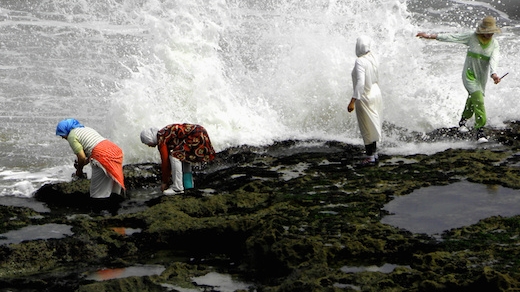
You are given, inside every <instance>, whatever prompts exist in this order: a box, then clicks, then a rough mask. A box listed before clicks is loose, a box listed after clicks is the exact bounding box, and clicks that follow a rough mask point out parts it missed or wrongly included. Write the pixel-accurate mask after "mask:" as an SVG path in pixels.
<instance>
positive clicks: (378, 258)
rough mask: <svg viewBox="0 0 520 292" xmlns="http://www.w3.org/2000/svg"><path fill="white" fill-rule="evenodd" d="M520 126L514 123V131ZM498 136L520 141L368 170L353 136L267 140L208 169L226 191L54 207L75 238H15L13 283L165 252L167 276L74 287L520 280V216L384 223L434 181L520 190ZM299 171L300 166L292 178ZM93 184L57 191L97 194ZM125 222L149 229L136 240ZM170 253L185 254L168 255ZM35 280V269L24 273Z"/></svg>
mask: <svg viewBox="0 0 520 292" xmlns="http://www.w3.org/2000/svg"><path fill="white" fill-rule="evenodd" d="M515 129H517V127H516V125H515V127H514V128H512V130H511V132H509V135H510V137H512V138H511V139H513V140H514V137H516V136H515V135H516V132H514V131H516V130H515ZM502 132H503V131H502ZM502 132H501V133H502ZM497 135H501V136H497V137H500V139H502V141H504V145H508V147H501V148H499V149H497V148H491V149H485V148H478V149H468V150H464V149H448V150H445V151H443V152H439V153H436V154H433V155H422V154H421V155H410V156H404V157H389V156H385V155H381V156H380V163H379V165H378V166H377V167H368V168H358V167H355V166H354V165H355V162H356V161H357V157H359V156H360V155H361V148H360V147H354V146H351V145H346V144H342V143H339V142H324V143H323V144H322V146H318V147H315V148H312V147H309V146H306V147H305V148H304V149H302V150H298V147H297V144H298V143H297V142H294V141H292V142H286V143H280V144H275V145H273V146H270V147H268V148H267V149H263V148H254V147H249V148H245V147H240V148H237V149H229V150H227V151H225V152H223V153H219V156H220V157H219V161H217V162H215V164H214V165H209V166H208V169H207V170H206V171H205V172H200V173H195V177H196V185H197V186H198V188H199V189H200V190H203V189H211V190H213V191H212V192H211V195H208V194H207V193H205V192H203V191H197V190H193V191H190V192H187V194H186V195H182V196H169V197H168V196H163V197H159V198H156V199H153V200H150V201H149V202H147V207H146V208H144V210H142V211H138V212H135V213H130V214H120V215H116V216H107V215H99V214H91V216H80V217H74V218H70V217H66V216H63V215H62V214H61V213H60V214H44V215H43V217H44V219H43V220H44V221H45V222H55V223H63V224H69V225H71V226H73V231H74V234H73V235H72V236H70V237H68V238H66V239H59V240H47V241H43V240H41V241H31V242H24V243H21V244H14V245H10V246H3V247H2V248H1V249H0V279H2V280H1V281H2V283H4V284H8V285H11V286H12V287H15V286H16V285H15V284H16V283H21V284H18V286H17V287H23V285H26V286H31V285H35V286H37V285H36V284H35V282H42V281H43V282H45V281H48V280H47V279H46V278H44V279H42V278H41V277H40V278H38V277H35V276H34V275H37V274H38V273H45V272H50V271H57V270H59V271H63V270H67V269H70V267H74V269H80V270H81V269H82V268H83V269H91V268H93V267H100V266H111V267H119V266H126V265H132V264H136V263H147V262H150V261H152V260H153V261H160V263H161V264H162V265H164V266H165V267H166V270H165V272H163V273H162V274H161V275H158V276H149V277H131V278H125V279H116V280H110V281H106V282H99V283H89V282H82V281H81V280H76V281H73V280H70V281H69V282H67V281H65V282H67V283H68V284H67V285H68V286H67V287H68V288H71V291H74V290H75V291H94V290H95V291H116V290H117V289H119V290H118V291H137V290H135V289H140V291H160V290H157V289H159V288H160V287H161V285H164V284H169V285H177V286H179V287H184V288H186V289H190V288H194V284H193V283H192V282H191V280H190V279H191V278H192V277H196V276H201V275H204V274H206V273H208V272H210V271H212V270H213V269H219V270H221V271H225V272H229V273H236V274H238V275H240V276H241V277H244V278H246V279H248V280H250V281H252V282H254V283H255V289H258V291H348V290H356V289H359V290H362V291H440V290H457V291H471V290H474V289H478V288H481V289H484V290H485V289H487V290H492V291H508V290H514V289H520V283H519V282H518V280H516V279H519V278H520V274H519V273H520V260H518V258H519V257H518V255H519V253H520V244H519V243H520V238H519V237H518V234H519V232H520V230H519V228H520V219H519V218H520V216H514V217H510V218H502V217H499V216H496V217H491V218H486V219H484V220H481V221H480V222H478V223H477V224H474V225H471V226H465V227H462V228H457V229H452V230H449V231H446V232H445V233H443V234H442V239H441V240H439V238H432V237H429V236H427V235H425V234H414V233H411V232H409V231H406V230H400V229H398V228H395V227H392V226H389V225H385V224H382V223H381V222H380V220H381V218H382V217H384V216H385V215H386V214H385V212H384V211H383V210H382V208H383V206H384V205H385V204H386V203H387V202H389V201H390V200H392V198H394V197H396V196H405V195H407V194H409V193H411V192H413V191H414V190H416V189H418V188H422V187H428V186H432V185H448V184H451V183H454V182H458V181H461V180H467V181H471V182H476V183H483V184H494V185H501V186H504V187H509V188H514V189H520V179H519V178H520V172H519V168H518V167H517V162H518V160H519V159H518V157H517V155H516V151H517V147H518V146H517V143H518V142H516V141H511V142H507V141H508V140H507V137H508V136H506V135H504V134H497ZM309 144H312V143H309ZM318 144H319V143H318ZM287 148H290V149H289V150H287V151H285V149H287ZM302 163H304V164H305V167H304V168H302V167H300V166H301V165H302ZM223 165H226V166H227V167H223ZM212 167H215V170H212ZM288 170H291V171H294V170H297V172H293V173H292V176H288V175H287V173H286V171H288ZM125 176H127V177H128V181H129V184H128V185H130V186H132V187H135V188H141V187H142V188H146V187H149V186H152V185H154V184H156V183H157V182H158V168H157V167H156V166H154V165H144V166H141V167H140V166H139V165H135V166H127V167H125ZM85 183H86V181H83V182H76V183H74V184H73V183H71V184H67V183H62V184H53V185H49V186H47V187H46V189H47V190H48V189H52V192H55V193H64V194H78V193H80V194H84V192H85V189H84V187H85ZM131 191H132V189H131V188H130V190H129V193H131ZM2 210H3V211H2V214H4V216H5V218H15V217H16V218H19V219H20V220H19V222H18V223H16V220H13V221H14V222H12V225H10V226H8V227H6V228H12V229H15V228H18V226H24V225H27V224H31V220H29V219H28V218H29V217H30V216H33V215H37V214H34V213H33V212H29V213H27V214H26V215H23V214H24V213H23V212H26V210H24V211H22V210H19V209H16V208H14V209H2ZM114 226H124V227H129V228H130V227H131V228H139V229H140V232H138V233H135V234H133V235H131V236H126V235H122V234H119V233H117V232H115V231H114V230H113V229H112V228H111V227H114ZM164 251H169V252H172V253H179V255H180V256H179V257H178V258H176V259H168V258H163V257H162V256H161V254H162V253H163V252H164ZM190 259H191V260H190ZM193 259H197V260H193ZM202 259H204V260H202ZM194 261H196V263H195V262H194ZM229 263H233V265H230V264H229ZM384 263H392V264H395V265H397V268H395V269H394V270H393V271H391V272H388V273H382V272H378V271H362V272H355V273H348V272H343V271H341V267H343V266H368V265H380V264H384ZM28 275H32V276H33V278H30V279H27V280H24V281H22V282H20V280H16V281H15V280H14V279H20V277H24V276H28ZM72 278H73V277H72ZM46 283H47V285H50V283H49V282H46ZM54 285H55V286H57V285H58V284H54ZM6 287H7V286H6Z"/></svg>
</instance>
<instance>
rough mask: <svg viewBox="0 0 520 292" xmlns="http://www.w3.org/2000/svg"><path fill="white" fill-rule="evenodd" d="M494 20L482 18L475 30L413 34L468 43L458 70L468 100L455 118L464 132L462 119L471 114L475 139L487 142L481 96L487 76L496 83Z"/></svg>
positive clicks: (420, 36)
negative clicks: (473, 121)
mask: <svg viewBox="0 0 520 292" xmlns="http://www.w3.org/2000/svg"><path fill="white" fill-rule="evenodd" d="M500 32H501V30H500V28H498V27H497V25H496V20H495V18H494V17H492V16H487V17H485V18H484V19H483V20H482V21H481V23H480V24H479V26H478V28H477V30H476V31H475V32H466V33H458V34H450V33H446V34H429V33H425V32H419V33H418V34H417V37H419V38H425V39H435V40H438V41H442V42H451V43H459V44H464V45H466V46H468V50H467V54H466V60H465V62H464V70H463V71H462V82H463V83H464V87H465V88H466V90H467V91H468V99H467V100H466V105H465V107H464V111H463V112H462V118H461V119H460V121H459V127H460V128H459V130H460V131H461V132H467V131H468V128H467V127H466V122H467V120H468V119H470V118H471V117H472V116H473V115H475V129H476V130H477V141H478V142H479V143H483V142H487V141H488V140H487V137H486V136H485V134H484V131H483V127H484V126H485V125H486V109H485V107H484V96H485V90H486V83H487V79H488V76H491V78H492V79H493V81H494V82H495V84H498V83H499V82H500V79H501V78H500V77H499V76H498V75H497V71H496V70H497V67H498V60H499V57H500V46H499V44H498V41H497V40H496V39H494V38H493V35H494V34H495V33H500Z"/></svg>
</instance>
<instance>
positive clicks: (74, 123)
mask: <svg viewBox="0 0 520 292" xmlns="http://www.w3.org/2000/svg"><path fill="white" fill-rule="evenodd" d="M83 127H84V126H83V125H82V124H81V123H80V122H78V120H76V119H65V120H63V121H61V122H59V123H58V126H57V127H56V135H57V136H62V137H63V136H68V135H69V133H70V131H71V130H72V129H76V128H83Z"/></svg>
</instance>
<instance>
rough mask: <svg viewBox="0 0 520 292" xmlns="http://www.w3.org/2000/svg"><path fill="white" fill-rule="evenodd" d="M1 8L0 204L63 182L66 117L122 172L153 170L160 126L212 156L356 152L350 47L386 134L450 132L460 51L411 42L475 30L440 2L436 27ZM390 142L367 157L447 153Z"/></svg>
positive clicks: (263, 12)
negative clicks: (370, 69)
mask: <svg viewBox="0 0 520 292" xmlns="http://www.w3.org/2000/svg"><path fill="white" fill-rule="evenodd" d="M8 2H9V3H8V4H0V20H2V21H0V26H1V27H2V30H3V33H2V37H1V40H0V64H1V67H0V77H1V78H0V84H1V85H2V86H1V87H0V88H1V91H0V102H1V103H2V107H1V108H0V143H1V147H0V167H2V169H3V171H13V172H19V174H20V176H16V177H14V176H0V190H2V193H1V194H2V195H5V194H12V193H14V192H16V193H19V192H20V193H23V192H31V190H32V188H34V189H37V188H38V187H39V186H40V185H41V184H42V182H43V181H44V180H47V181H54V180H67V179H70V174H69V171H68V170H67V171H64V170H63V169H70V168H71V166H72V162H73V160H74V155H73V154H72V152H71V151H70V149H69V147H68V145H67V143H66V142H65V141H63V140H62V139H61V138H59V137H56V136H55V135H54V129H55V126H56V124H57V122H58V121H59V120H61V119H63V118H68V117H75V118H77V119H78V120H80V121H81V122H82V123H84V124H85V125H88V126H91V127H93V128H95V129H97V130H98V131H99V132H100V133H101V134H102V135H104V136H106V137H108V138H109V139H111V140H112V141H114V142H116V143H117V144H119V145H120V146H121V147H122V148H123V150H124V152H125V163H136V162H146V161H158V155H157V151H156V150H154V149H152V148H148V147H146V146H145V145H143V144H141V142H140V141H139V132H140V131H141V130H142V129H143V128H145V127H149V126H155V127H162V126H165V125H167V124H170V123H184V122H187V123H198V124H201V125H203V126H205V127H206V129H207V130H208V132H209V134H210V137H211V140H212V142H213V144H214V146H215V148H216V150H217V151H221V150H224V149H226V148H229V147H233V146H238V145H244V144H247V145H256V146H259V145H269V144H271V143H273V142H274V141H278V140H286V139H309V138H313V139H324V140H338V141H344V142H348V143H356V144H361V143H362V140H361V137H360V135H359V130H358V127H357V121H356V118H355V115H354V114H349V113H347V111H346V108H347V105H348V102H349V100H350V97H351V94H352V82H351V77H350V72H351V70H352V67H353V64H354V60H355V54H354V47H355V42H356V38H357V36H359V35H361V34H365V35H369V36H370V37H372V38H373V39H374V40H375V48H374V51H375V53H376V54H377V55H378V56H379V59H380V63H381V68H380V69H381V72H380V77H381V84H380V85H381V88H382V91H383V95H384V112H383V118H384V121H385V122H386V123H388V124H391V125H394V126H396V127H397V128H399V127H401V128H404V129H406V130H407V131H419V132H428V131H431V130H433V129H436V128H441V127H451V126H454V125H456V123H457V121H458V119H459V116H460V114H461V112H462V107H463V104H464V101H465V98H466V93H465V91H464V88H463V86H462V82H461V80H460V74H461V73H460V72H461V70H462V64H463V61H464V52H465V48H464V47H462V46H458V45H452V44H446V43H440V42H435V41H427V40H420V39H417V38H415V37H414V36H415V33H416V32H417V31H420V30H434V31H436V32H444V31H464V30H467V29H473V28H472V27H471V26H472V25H473V24H474V21H475V20H474V19H469V18H468V17H467V16H466V15H465V14H464V13H465V12H464V11H463V10H462V9H459V8H458V7H456V6H450V5H454V4H453V3H452V2H450V3H451V4H450V3H447V4H446V5H444V6H443V7H444V8H445V9H446V13H447V15H448V18H449V21H443V19H442V17H446V16H445V15H444V14H443V16H438V15H437V14H435V13H434V10H432V12H428V9H427V7H424V8H425V9H422V10H421V11H424V12H423V13H425V15H422V16H429V17H431V18H428V20H430V21H428V22H426V21H424V20H423V18H422V17H421V15H417V12H410V11H409V10H408V9H407V5H411V4H412V3H415V1H402V0H376V1H364V0H351V1H342V0H338V1H320V0H313V1H223V0H217V1H209V2H208V1H203V0H194V1H175V0H171V1H145V2H143V1H123V2H121V3H119V1H104V0H91V1H86V0H67V1H65V0H49V1H42V2H38V3H35V4H34V5H31V6H27V5H26V3H25V2H23V1H8ZM407 2H408V3H407ZM432 3H433V4H431V5H438V4H437V3H436V2H432ZM477 4H478V3H477ZM422 5H426V4H422ZM458 5H462V4H458ZM466 5H471V3H468V4H466ZM475 7H477V8H478V9H480V10H483V9H486V7H485V6H483V5H478V6H475ZM480 10H479V11H480ZM490 12H493V10H490ZM428 13H429V15H426V14H428ZM472 17H473V18H474V16H472ZM432 20H433V21H432ZM457 20H458V22H457ZM499 23H506V24H508V25H509V26H510V27H511V28H512V29H504V33H503V34H501V35H499V36H497V38H498V39H499V41H500V42H501V48H502V63H501V66H500V72H501V73H502V72H503V73H505V72H509V75H508V77H506V78H505V79H504V80H503V82H502V83H501V84H500V85H499V86H495V85H493V84H488V90H487V92H486V93H487V97H486V99H487V112H488V118H489V122H488V124H489V125H490V126H495V127H496V126H502V123H503V121H506V120H510V119H517V118H518V116H517V113H518V107H519V105H518V103H516V102H514V101H515V99H516V98H517V96H516V93H517V92H518V86H519V85H518V84H517V82H514V80H516V79H517V73H516V71H519V70H516V69H517V68H519V67H520V64H519V62H520V59H519V58H518V57H517V52H518V40H517V37H516V35H518V32H517V31H516V30H515V29H514V27H515V25H517V23H514V22H511V21H510V20H507V19H506V20H501V21H500V22H499ZM399 138H400V137H399V135H393V134H389V133H386V134H385V139H384V141H383V143H382V145H381V147H380V149H381V151H382V152H385V151H388V153H389V154H407V153H415V151H421V152H423V153H431V152H434V151H437V150H438V149H443V148H446V147H448V146H447V145H442V144H441V145H438V144H426V143H424V144H420V147H419V148H418V147H416V145H415V142H412V144H406V143H402V142H399ZM396 145H399V146H396ZM450 146H451V147H466V145H465V143H463V142H461V143H456V144H452V145H450ZM385 147H386V150H385ZM418 149H419V150H418ZM56 169H61V170H62V171H61V172H59V171H58V172H56V173H52V171H56ZM65 172H66V173H65ZM26 182H30V185H31V186H32V188H31V187H29V184H27V183H26ZM19 183H20V184H19ZM25 195H27V194H25Z"/></svg>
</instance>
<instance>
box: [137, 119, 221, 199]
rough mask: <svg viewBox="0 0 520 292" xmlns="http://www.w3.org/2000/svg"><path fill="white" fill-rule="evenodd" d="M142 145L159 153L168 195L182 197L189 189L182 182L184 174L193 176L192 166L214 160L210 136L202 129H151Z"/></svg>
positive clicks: (176, 126) (190, 126) (180, 126)
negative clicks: (179, 194) (180, 195)
mask: <svg viewBox="0 0 520 292" xmlns="http://www.w3.org/2000/svg"><path fill="white" fill-rule="evenodd" d="M141 142H143V143H144V144H146V145H148V146H150V147H155V146H157V148H158V149H159V153H160V155H161V171H162V184H161V191H163V193H164V194H166V195H172V194H176V193H182V192H183V191H184V189H187V188H189V187H188V186H186V181H184V180H183V173H184V174H186V173H190V174H191V166H190V163H197V162H209V161H211V160H213V159H214V158H215V150H213V146H212V145H211V141H210V140H209V136H208V133H207V132H206V129H204V127H202V126H200V125H194V124H171V125H168V126H166V127H164V128H162V129H160V130H159V129H157V128H149V129H146V130H143V131H142V132H141ZM170 178H171V181H170ZM188 183H189V184H190V185H192V184H193V182H190V181H188ZM190 187H191V186H190Z"/></svg>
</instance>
